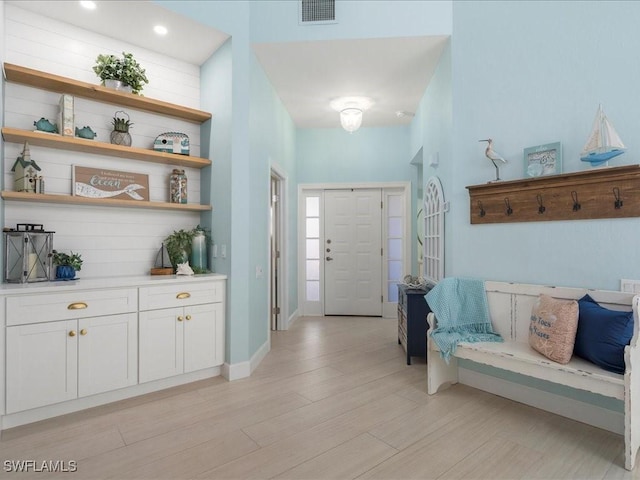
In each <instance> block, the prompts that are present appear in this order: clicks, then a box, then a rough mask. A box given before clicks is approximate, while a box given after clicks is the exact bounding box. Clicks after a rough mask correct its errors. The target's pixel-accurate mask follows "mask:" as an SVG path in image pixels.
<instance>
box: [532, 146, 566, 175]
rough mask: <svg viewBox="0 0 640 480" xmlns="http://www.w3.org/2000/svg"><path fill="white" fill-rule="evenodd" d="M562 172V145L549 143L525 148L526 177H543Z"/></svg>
mask: <svg viewBox="0 0 640 480" xmlns="http://www.w3.org/2000/svg"><path fill="white" fill-rule="evenodd" d="M559 173H562V145H561V144H560V142H556V143H547V144H546V145H538V146H537V147H529V148H525V149H524V174H525V176H526V177H542V176H545V175H557V174H559Z"/></svg>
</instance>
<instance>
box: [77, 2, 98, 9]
mask: <svg viewBox="0 0 640 480" xmlns="http://www.w3.org/2000/svg"><path fill="white" fill-rule="evenodd" d="M80 6H81V7H83V8H86V9H87V10H95V9H96V8H97V5H96V2H91V1H81V2H80Z"/></svg>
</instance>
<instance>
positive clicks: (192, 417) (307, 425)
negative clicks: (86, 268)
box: [0, 317, 637, 480]
mask: <svg viewBox="0 0 640 480" xmlns="http://www.w3.org/2000/svg"><path fill="white" fill-rule="evenodd" d="M271 346H272V348H271V352H270V353H269V354H268V355H267V357H266V358H265V359H264V360H263V362H262V364H261V365H260V366H259V367H258V368H257V369H256V371H255V372H254V373H253V375H252V376H251V377H250V378H246V379H243V380H238V381H234V382H227V381H226V380H224V379H222V378H214V379H210V380H206V381H201V382H196V383H193V384H189V385H185V386H182V387H178V388H173V389H169V390H164V391H162V392H156V393H153V394H149V395H145V396H143V397H138V398H134V399H129V400H126V401H122V402H117V403H113V404H109V405H105V406H102V407H98V408H94V409H91V410H86V411H83V412H78V413H75V414H71V415H66V416H63V417H58V418H55V419H50V420H46V421H43V422H39V423H36V424H32V425H27V426H23V427H18V428H14V429H10V430H6V431H5V432H3V434H2V439H1V441H0V457H1V459H2V461H3V465H4V461H5V460H36V461H42V460H52V461H55V460H66V461H68V460H74V461H76V462H77V465H78V471H77V472H76V473H59V474H56V475H52V474H43V473H34V472H30V473H28V474H25V473H22V474H18V473H9V472H6V471H5V470H4V468H2V469H1V470H0V478H40V479H43V478H47V477H51V476H56V477H65V476H66V477H68V478H74V479H93V478H95V479H99V478H100V479H101V478H113V479H192V478H208V479H253V478H255V479H268V478H278V479H352V478H361V479H365V478H366V479H369V478H370V479H394V480H395V479H398V480H400V479H430V478H434V479H435V478H441V479H472V478H475V479H500V478H504V479H551V478H554V479H555V478H562V479H565V478H568V479H614V478H635V476H636V475H637V469H636V471H634V472H633V473H629V472H626V471H625V470H624V468H623V467H622V465H623V441H622V437H621V436H619V435H614V434H611V433H608V432H606V431H604V430H600V429H597V428H594V427H591V426H588V425H584V424H581V423H578V422H574V421H571V420H568V419H565V418H563V417H558V416H556V415H552V414H550V413H547V412H543V411H540V410H537V409H535V408H531V407H528V406H525V405H521V404H518V403H515V402H512V401H509V400H506V399H503V398H500V397H496V396H493V395H490V394H487V393H484V392H481V391H478V390H475V389H473V388H470V387H466V386H463V385H456V386H454V387H452V388H450V389H448V390H445V391H443V392H440V393H439V394H437V395H435V396H428V395H427V394H426V365H425V363H424V360H420V359H415V358H414V364H413V365H411V366H407V365H406V360H405V358H406V357H405V354H404V352H403V350H402V348H401V347H400V346H399V345H398V343H397V336H396V322H395V320H389V319H380V318H358V317H326V318H317V317H307V318H301V319H300V320H298V321H297V322H296V323H295V324H294V325H293V326H292V327H291V329H290V330H289V331H286V332H273V333H272V335H271Z"/></svg>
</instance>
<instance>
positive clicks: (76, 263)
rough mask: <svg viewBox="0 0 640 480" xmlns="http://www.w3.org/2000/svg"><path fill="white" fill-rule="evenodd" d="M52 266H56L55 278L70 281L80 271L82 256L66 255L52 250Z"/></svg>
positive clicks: (77, 254) (75, 254)
mask: <svg viewBox="0 0 640 480" xmlns="http://www.w3.org/2000/svg"><path fill="white" fill-rule="evenodd" d="M53 264H54V265H56V278H62V279H67V280H68V279H72V278H75V276H76V272H77V271H79V270H81V269H82V256H81V255H80V254H79V253H73V252H71V254H67V253H62V252H58V251H56V250H54V251H53Z"/></svg>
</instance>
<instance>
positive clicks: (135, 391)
mask: <svg viewBox="0 0 640 480" xmlns="http://www.w3.org/2000/svg"><path fill="white" fill-rule="evenodd" d="M220 372H221V368H220V367H213V368H207V369H204V370H198V371H196V372H191V373H185V374H182V375H176V376H173V377H168V378H163V379H161V380H154V381H152V382H147V383H140V384H138V385H132V386H130V387H125V388H121V389H119V390H114V391H111V392H105V393H100V394H97V395H91V396H89V397H83V398H78V399H75V400H69V401H66V402H61V403H56V404H54V405H47V406H46V407H38V408H34V409H31V410H26V411H24V412H17V413H11V414H9V415H4V416H2V417H0V422H1V423H0V427H1V428H0V430H4V429H6V428H13V427H17V426H20V425H25V424H27V423H33V422H37V421H40V420H45V419H47V418H52V417H57V416H60V415H66V414H69V413H73V412H77V411H80V410H84V409H87V408H92V407H98V406H100V405H105V404H107V403H111V402H117V401H119V400H124V399H126V398H131V397H136V396H139V395H145V394H147V393H152V392H157V391H158V390H164V389H166V388H171V387H177V386H179V385H184V384H186V383H191V382H195V381H198V380H204V379H205V378H211V377H217V376H219V375H220Z"/></svg>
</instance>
